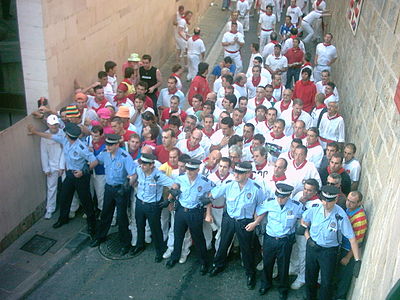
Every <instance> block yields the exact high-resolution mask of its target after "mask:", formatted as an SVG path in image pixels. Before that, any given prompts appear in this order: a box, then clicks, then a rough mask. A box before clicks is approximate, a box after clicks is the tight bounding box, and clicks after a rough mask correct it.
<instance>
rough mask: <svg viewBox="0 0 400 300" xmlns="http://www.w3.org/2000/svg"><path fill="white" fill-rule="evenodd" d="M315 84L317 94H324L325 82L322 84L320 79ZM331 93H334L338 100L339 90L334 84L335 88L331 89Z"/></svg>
mask: <svg viewBox="0 0 400 300" xmlns="http://www.w3.org/2000/svg"><path fill="white" fill-rule="evenodd" d="M315 86H316V87H317V94H319V93H322V94H325V87H326V84H324V83H323V82H322V80H320V81H318V82H316V83H315ZM333 94H334V95H335V97H336V99H337V101H339V92H338V89H337V87H336V86H335V89H334V90H333Z"/></svg>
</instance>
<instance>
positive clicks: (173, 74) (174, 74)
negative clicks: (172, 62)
mask: <svg viewBox="0 0 400 300" xmlns="http://www.w3.org/2000/svg"><path fill="white" fill-rule="evenodd" d="M171 76H175V77H178V78H181V76H180V75H178V74H176V73H172V74H171Z"/></svg>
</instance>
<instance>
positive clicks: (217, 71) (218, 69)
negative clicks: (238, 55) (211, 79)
mask: <svg viewBox="0 0 400 300" xmlns="http://www.w3.org/2000/svg"><path fill="white" fill-rule="evenodd" d="M221 70H222V68H221V66H220V65H219V64H218V65H216V66H215V67H214V69H213V70H212V73H211V74H213V75H215V76H216V77H219V76H221ZM235 71H236V65H235V64H231V66H230V67H229V72H231V73H232V74H235Z"/></svg>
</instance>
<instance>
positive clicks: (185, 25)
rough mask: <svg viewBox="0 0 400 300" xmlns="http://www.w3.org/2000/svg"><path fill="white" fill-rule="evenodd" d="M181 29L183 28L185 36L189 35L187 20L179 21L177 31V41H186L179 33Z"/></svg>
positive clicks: (181, 19)
mask: <svg viewBox="0 0 400 300" xmlns="http://www.w3.org/2000/svg"><path fill="white" fill-rule="evenodd" d="M179 28H183V32H184V34H188V33H189V28H188V26H187V22H186V20H185V19H184V18H180V19H179V20H178V25H177V30H176V36H175V37H176V38H177V39H181V40H183V41H185V40H184V39H183V38H182V37H181V36H180V35H179V33H178V32H179ZM185 42H186V41H185Z"/></svg>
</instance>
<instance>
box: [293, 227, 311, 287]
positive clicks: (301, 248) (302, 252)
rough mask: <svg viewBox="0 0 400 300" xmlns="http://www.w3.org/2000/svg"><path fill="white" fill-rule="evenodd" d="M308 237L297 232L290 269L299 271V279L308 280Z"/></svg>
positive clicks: (301, 280)
mask: <svg viewBox="0 0 400 300" xmlns="http://www.w3.org/2000/svg"><path fill="white" fill-rule="evenodd" d="M306 244H307V241H306V238H305V237H304V235H297V234H296V243H295V244H294V245H293V250H292V255H291V257H290V267H289V269H290V271H291V272H295V273H297V278H296V280H297V281H300V282H303V283H304V282H306V279H305V271H306Z"/></svg>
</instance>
